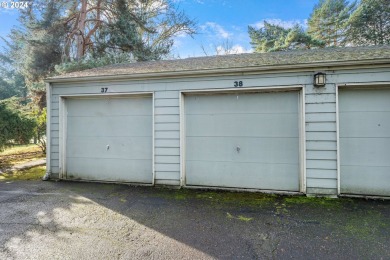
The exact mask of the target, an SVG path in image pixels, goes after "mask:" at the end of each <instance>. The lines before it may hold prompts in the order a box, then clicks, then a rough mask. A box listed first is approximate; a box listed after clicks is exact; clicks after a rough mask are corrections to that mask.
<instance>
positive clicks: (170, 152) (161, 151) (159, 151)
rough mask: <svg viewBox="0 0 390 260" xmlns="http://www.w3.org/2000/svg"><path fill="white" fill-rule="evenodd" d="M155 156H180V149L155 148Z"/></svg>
mask: <svg viewBox="0 0 390 260" xmlns="http://www.w3.org/2000/svg"><path fill="white" fill-rule="evenodd" d="M154 151H155V154H156V155H180V148H156V149H155V150H154Z"/></svg>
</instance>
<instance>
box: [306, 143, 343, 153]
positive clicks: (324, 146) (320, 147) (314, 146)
mask: <svg viewBox="0 0 390 260" xmlns="http://www.w3.org/2000/svg"><path fill="white" fill-rule="evenodd" d="M306 150H307V151H336V150H337V142H336V141H306Z"/></svg>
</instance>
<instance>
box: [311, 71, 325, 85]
mask: <svg viewBox="0 0 390 260" xmlns="http://www.w3.org/2000/svg"><path fill="white" fill-rule="evenodd" d="M325 84H326V74H325V73H323V72H317V73H316V74H314V86H316V87H325Z"/></svg>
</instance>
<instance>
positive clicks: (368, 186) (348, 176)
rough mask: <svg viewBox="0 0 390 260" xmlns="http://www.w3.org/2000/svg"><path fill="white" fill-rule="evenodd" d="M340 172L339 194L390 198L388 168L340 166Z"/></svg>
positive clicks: (389, 170) (389, 168)
mask: <svg viewBox="0 0 390 260" xmlns="http://www.w3.org/2000/svg"><path fill="white" fill-rule="evenodd" d="M341 172H342V175H341V179H340V182H341V184H342V185H341V193H350V194H366V195H377V196H390V187H389V185H390V184H389V183H390V174H389V173H390V166H387V167H376V166H369V167H367V166H341ZM345 184H347V185H345Z"/></svg>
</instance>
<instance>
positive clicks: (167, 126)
mask: <svg viewBox="0 0 390 260" xmlns="http://www.w3.org/2000/svg"><path fill="white" fill-rule="evenodd" d="M154 129H155V130H156V131H171V130H173V131H179V130H180V123H171V122H167V123H156V124H155V125H154Z"/></svg>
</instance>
